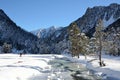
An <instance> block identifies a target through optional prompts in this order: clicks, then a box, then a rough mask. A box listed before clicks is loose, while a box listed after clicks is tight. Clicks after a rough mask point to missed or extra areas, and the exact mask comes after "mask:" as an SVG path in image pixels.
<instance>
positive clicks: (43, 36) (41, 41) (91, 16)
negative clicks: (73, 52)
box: [0, 3, 120, 54]
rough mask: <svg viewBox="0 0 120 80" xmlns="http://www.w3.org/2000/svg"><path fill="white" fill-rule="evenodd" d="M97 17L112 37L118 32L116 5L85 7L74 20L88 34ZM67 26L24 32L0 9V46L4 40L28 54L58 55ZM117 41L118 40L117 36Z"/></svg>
mask: <svg viewBox="0 0 120 80" xmlns="http://www.w3.org/2000/svg"><path fill="white" fill-rule="evenodd" d="M99 19H101V20H103V22H104V27H105V32H106V33H109V34H110V37H112V38H114V36H113V34H117V33H119V21H120V5H119V4H116V3H113V4H110V5H109V6H95V7H93V8H88V9H87V10H86V12H85V14H84V15H83V16H82V17H80V18H78V19H77V20H75V21H74V23H76V24H77V26H78V27H79V28H80V30H81V32H84V33H85V34H86V35H87V36H89V37H91V36H92V35H93V34H94V32H95V27H96V24H97V23H98V20H99ZM72 23H73V22H72ZM72 23H71V24H72ZM71 24H70V25H71ZM70 25H68V26H66V27H60V28H56V27H54V26H52V27H50V28H48V29H39V30H36V31H32V32H27V31H25V30H23V29H21V28H20V27H19V26H17V25H16V24H15V23H14V22H13V21H12V20H11V19H10V18H9V17H8V16H7V15H6V14H5V13H4V11H3V10H0V46H2V45H3V43H5V42H6V43H9V44H12V47H13V48H16V49H18V50H24V51H26V52H28V53H40V54H42V53H44V54H45V53H46V54H52V53H56V54H60V53H64V52H68V48H69V40H68V28H69V27H70ZM110 37H108V36H107V37H106V39H110ZM117 40H118V42H119V39H117Z"/></svg>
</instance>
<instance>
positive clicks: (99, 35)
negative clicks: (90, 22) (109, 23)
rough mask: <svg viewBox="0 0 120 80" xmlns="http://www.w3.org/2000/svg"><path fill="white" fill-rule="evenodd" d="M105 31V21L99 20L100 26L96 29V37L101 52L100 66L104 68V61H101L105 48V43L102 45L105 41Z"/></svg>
mask: <svg viewBox="0 0 120 80" xmlns="http://www.w3.org/2000/svg"><path fill="white" fill-rule="evenodd" d="M103 29H104V26H103V21H102V20H101V19H99V20H98V24H97V27H96V31H95V34H94V37H95V38H96V40H97V42H98V51H99V54H98V56H99V61H100V62H99V64H100V66H103V62H102V59H101V55H102V47H103V45H102V44H103V43H102V40H103V34H104V33H103Z"/></svg>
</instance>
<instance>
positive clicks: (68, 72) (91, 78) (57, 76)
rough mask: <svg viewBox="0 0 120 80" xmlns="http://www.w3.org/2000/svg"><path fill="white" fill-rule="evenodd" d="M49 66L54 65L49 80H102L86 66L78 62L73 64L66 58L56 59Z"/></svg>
mask: <svg viewBox="0 0 120 80" xmlns="http://www.w3.org/2000/svg"><path fill="white" fill-rule="evenodd" d="M49 64H50V65H52V69H51V71H50V74H49V75H48V80H101V78H100V77H98V76H95V75H93V74H92V73H91V71H90V70H88V69H87V68H86V67H85V66H83V65H81V64H80V63H78V62H72V61H71V60H70V59H68V58H66V57H62V58H58V57H55V58H54V60H51V61H50V62H49Z"/></svg>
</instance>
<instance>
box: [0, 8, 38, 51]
mask: <svg viewBox="0 0 120 80" xmlns="http://www.w3.org/2000/svg"><path fill="white" fill-rule="evenodd" d="M36 40H37V37H36V36H34V35H33V34H32V33H30V32H27V31H25V30H23V29H21V28H20V27H19V26H17V25H16V24H15V23H14V22H13V21H12V20H11V19H10V18H9V17H8V16H7V15H6V14H5V13H4V11H3V10H1V9H0V45H1V46H2V45H3V43H8V44H12V47H13V48H16V49H18V50H26V51H27V52H31V51H32V47H31V46H33V45H35V41H36Z"/></svg>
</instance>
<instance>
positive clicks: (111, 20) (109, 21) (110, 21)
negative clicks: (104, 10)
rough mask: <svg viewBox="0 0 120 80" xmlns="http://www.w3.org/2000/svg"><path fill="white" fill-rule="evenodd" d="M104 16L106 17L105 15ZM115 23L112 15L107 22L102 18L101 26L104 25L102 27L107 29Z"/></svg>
mask: <svg viewBox="0 0 120 80" xmlns="http://www.w3.org/2000/svg"><path fill="white" fill-rule="evenodd" d="M105 16H106V15H105ZM114 21H115V19H114V18H113V15H112V16H111V17H110V19H109V20H108V21H107V20H106V19H105V17H104V19H103V24H104V27H105V28H106V27H108V26H109V25H110V24H112V23H113V22H114Z"/></svg>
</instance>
